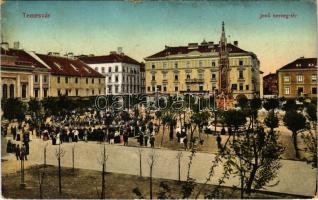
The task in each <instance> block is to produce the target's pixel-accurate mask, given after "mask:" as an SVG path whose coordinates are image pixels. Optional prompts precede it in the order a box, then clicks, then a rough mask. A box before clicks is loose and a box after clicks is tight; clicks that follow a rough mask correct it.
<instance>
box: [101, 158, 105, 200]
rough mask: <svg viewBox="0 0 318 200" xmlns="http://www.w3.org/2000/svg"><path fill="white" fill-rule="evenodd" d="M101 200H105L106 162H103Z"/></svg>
mask: <svg viewBox="0 0 318 200" xmlns="http://www.w3.org/2000/svg"><path fill="white" fill-rule="evenodd" d="M101 199H105V161H103V171H102V192H101Z"/></svg>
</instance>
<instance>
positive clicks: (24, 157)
mask: <svg viewBox="0 0 318 200" xmlns="http://www.w3.org/2000/svg"><path fill="white" fill-rule="evenodd" d="M20 160H28V157H27V153H26V147H25V145H22V147H21V151H20Z"/></svg>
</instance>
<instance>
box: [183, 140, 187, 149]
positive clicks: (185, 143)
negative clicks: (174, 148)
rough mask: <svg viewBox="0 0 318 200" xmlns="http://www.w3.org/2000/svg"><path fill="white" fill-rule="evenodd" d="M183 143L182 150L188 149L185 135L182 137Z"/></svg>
mask: <svg viewBox="0 0 318 200" xmlns="http://www.w3.org/2000/svg"><path fill="white" fill-rule="evenodd" d="M183 144H184V150H187V149H188V138H187V137H185V138H184V139H183Z"/></svg>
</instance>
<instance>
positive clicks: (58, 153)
mask: <svg viewBox="0 0 318 200" xmlns="http://www.w3.org/2000/svg"><path fill="white" fill-rule="evenodd" d="M64 155H65V151H64V150H63V149H62V148H61V144H59V148H58V149H57V150H56V152H55V157H56V158H57V161H58V178H59V194H60V195H61V194H62V169H61V159H62V157H64Z"/></svg>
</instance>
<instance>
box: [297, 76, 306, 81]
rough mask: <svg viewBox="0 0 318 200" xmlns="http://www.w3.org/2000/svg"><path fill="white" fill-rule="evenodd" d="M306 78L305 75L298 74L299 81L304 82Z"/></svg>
mask: <svg viewBox="0 0 318 200" xmlns="http://www.w3.org/2000/svg"><path fill="white" fill-rule="evenodd" d="M303 80H304V76H303V75H297V82H298V83H302V82H303Z"/></svg>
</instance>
